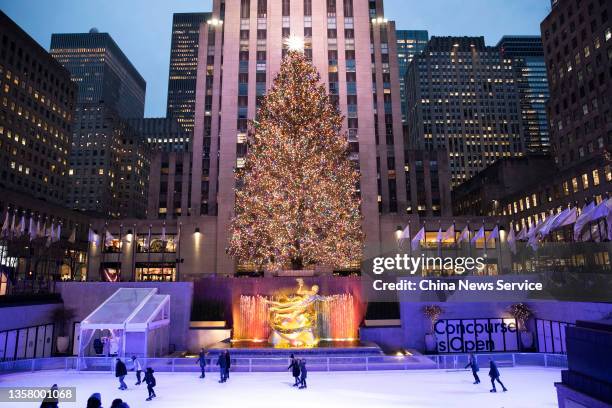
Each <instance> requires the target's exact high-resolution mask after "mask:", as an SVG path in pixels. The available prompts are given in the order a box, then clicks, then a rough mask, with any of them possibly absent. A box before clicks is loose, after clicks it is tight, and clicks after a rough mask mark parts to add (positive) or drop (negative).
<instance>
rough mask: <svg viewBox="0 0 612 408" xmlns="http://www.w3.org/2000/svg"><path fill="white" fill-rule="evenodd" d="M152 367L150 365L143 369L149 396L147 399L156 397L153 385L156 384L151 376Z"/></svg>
mask: <svg viewBox="0 0 612 408" xmlns="http://www.w3.org/2000/svg"><path fill="white" fill-rule="evenodd" d="M153 373H154V371H153V369H152V368H151V367H147V371H145V376H144V381H145V383H146V384H147V391H149V398H147V401H151V400H152V399H153V398H155V397H157V395H155V390H154V388H155V386H156V385H157V381H155V377H153Z"/></svg>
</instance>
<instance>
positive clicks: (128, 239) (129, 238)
mask: <svg viewBox="0 0 612 408" xmlns="http://www.w3.org/2000/svg"><path fill="white" fill-rule="evenodd" d="M132 238H134V235H133V234H132V230H131V229H129V230H128V232H127V235H126V236H125V239H126V240H127V242H132Z"/></svg>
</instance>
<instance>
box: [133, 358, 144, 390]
mask: <svg viewBox="0 0 612 408" xmlns="http://www.w3.org/2000/svg"><path fill="white" fill-rule="evenodd" d="M132 371H136V380H137V382H136V384H134V385H140V384H142V380H141V379H140V376H141V375H142V365H141V364H140V361H139V360H138V359H137V358H136V356H132Z"/></svg>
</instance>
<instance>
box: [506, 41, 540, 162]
mask: <svg viewBox="0 0 612 408" xmlns="http://www.w3.org/2000/svg"><path fill="white" fill-rule="evenodd" d="M497 48H499V51H500V53H501V56H502V58H504V59H506V58H510V59H512V63H513V64H512V65H513V67H514V70H515V71H516V81H517V87H518V91H519V94H520V100H521V115H522V119H523V130H524V137H525V150H526V152H527V153H548V152H549V151H550V139H549V135H548V119H547V117H546V102H547V101H548V96H549V94H548V78H547V76H546V63H545V61H544V49H543V47H542V38H541V37H540V36H539V35H537V36H535V35H534V36H529V35H518V36H516V35H505V36H503V37H502V38H501V40H499V42H498V43H497Z"/></svg>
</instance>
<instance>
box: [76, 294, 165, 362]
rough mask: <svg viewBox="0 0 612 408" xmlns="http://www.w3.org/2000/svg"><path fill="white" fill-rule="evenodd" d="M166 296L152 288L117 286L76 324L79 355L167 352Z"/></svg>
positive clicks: (152, 354) (139, 354)
mask: <svg viewBox="0 0 612 408" xmlns="http://www.w3.org/2000/svg"><path fill="white" fill-rule="evenodd" d="M169 327H170V296H169V295H159V294H157V289H156V288H121V289H119V290H117V291H116V292H115V293H114V294H113V295H112V296H111V297H109V298H108V299H106V301H104V303H102V304H101V305H100V306H99V307H98V308H97V309H96V310H94V311H93V312H92V313H91V314H90V315H89V316H87V317H86V318H85V319H84V320H83V321H82V322H81V326H80V335H79V357H90V356H118V357H126V356H127V357H128V358H129V357H131V356H138V357H159V356H164V355H166V354H168V346H169Z"/></svg>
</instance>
